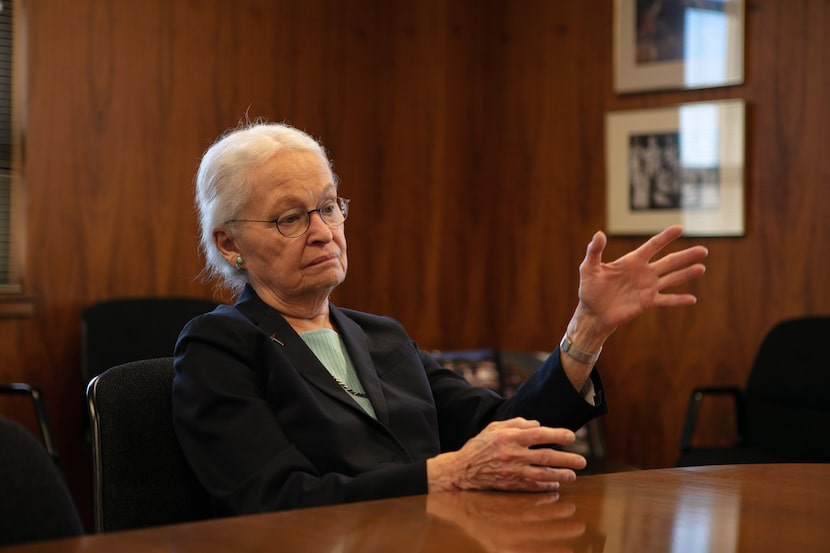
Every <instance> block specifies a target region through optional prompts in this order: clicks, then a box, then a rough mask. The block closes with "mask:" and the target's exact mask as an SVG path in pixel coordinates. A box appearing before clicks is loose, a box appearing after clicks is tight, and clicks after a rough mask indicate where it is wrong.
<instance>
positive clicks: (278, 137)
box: [196, 121, 332, 294]
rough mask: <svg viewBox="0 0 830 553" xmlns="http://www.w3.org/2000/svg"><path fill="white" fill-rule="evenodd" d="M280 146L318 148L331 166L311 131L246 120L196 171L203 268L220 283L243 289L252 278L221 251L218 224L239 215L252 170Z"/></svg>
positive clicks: (218, 143)
mask: <svg viewBox="0 0 830 553" xmlns="http://www.w3.org/2000/svg"><path fill="white" fill-rule="evenodd" d="M281 150H305V151H311V152H314V153H317V154H319V155H320V157H321V158H322V159H324V160H325V161H326V163H327V164H328V167H329V169H331V168H332V165H331V160H329V158H328V155H327V154H326V151H325V149H324V148H323V146H322V145H321V144H320V143H319V142H318V141H317V140H315V139H314V138H312V137H311V136H310V135H308V134H306V133H305V132H303V131H301V130H299V129H296V128H294V127H292V126H290V125H286V124H283V123H267V122H263V121H255V122H251V123H242V124H240V126H238V127H237V128H236V129H233V130H231V131H229V132H227V133H225V134H224V135H222V136H221V137H219V139H218V140H217V141H216V142H214V143H213V145H211V146H210V148H208V149H207V151H206V152H205V153H204V155H203V156H202V161H201V163H200V164H199V170H198V171H197V172H196V209H197V210H198V214H199V225H200V232H201V250H202V252H203V254H204V256H205V267H204V269H203V270H202V274H203V276H204V277H205V278H207V279H213V278H218V279H219V281H220V285H222V286H224V287H226V288H228V289H229V290H231V292H232V293H234V294H238V293H239V292H241V291H242V288H243V287H244V286H245V284H246V283H247V282H248V279H247V272H246V271H240V270H238V269H236V268H235V267H234V266H233V265H231V264H229V263H228V261H227V260H226V259H225V258H224V257H223V256H222V252H220V251H219V248H218V247H217V246H216V242H215V241H214V238H213V230H214V229H215V228H216V227H221V226H223V225H224V224H225V222H226V221H229V220H231V219H234V218H236V216H237V215H238V213H239V210H240V209H241V208H242V207H243V206H244V205H245V204H246V202H247V200H248V196H249V194H250V192H251V181H250V179H251V176H252V171H254V170H256V168H257V167H259V166H260V164H262V163H264V162H266V161H268V160H269V159H271V158H272V157H273V156H274V154H275V153H277V152H278V151H281Z"/></svg>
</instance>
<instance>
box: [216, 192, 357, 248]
mask: <svg viewBox="0 0 830 553" xmlns="http://www.w3.org/2000/svg"><path fill="white" fill-rule="evenodd" d="M334 201H335V204H336V205H337V206H338V207H339V208H340V213H342V214H343V219H341V220H340V221H339V222H337V223H336V224H331V223H329V222H328V221H326V220H325V218H323V212H322V211H321V210H322V209H323V208H324V207H326V206H325V204H323V205H322V206H320V207H318V208H316V209H309V210H307V211H306V210H304V209H299V211H298V212H297V213H298V214H299V213H301V212H303V213H305V215H306V218H305V228H303V230H302V231H301V232H299V233H297V234H291V235H289V234H285V232H283V230H282V229H281V228H280V224H279V223H280V219H281V218H283V217H284V216H285V213H288V212H290V211H293V209H289V210H286V211H285V212H284V213H283V214H281V215H280V216H279V217H277V218H276V219H228V220H227V221H225V222H224V223H223V224H225V225H230V224H232V223H270V224H272V225H274V228H276V229H277V232H279V233H280V234H282V235H283V236H285V237H286V238H297V237H298V236H302V235H303V234H305V233H306V232H308V227H310V226H311V214H312V213H314V212H317V215H318V216H319V217H320V220H321V221H323V223H324V224H325V225H326V226H328V227H331V228H337V227H339V226H340V225H342V224H343V223H345V222H346V218H347V217H348V216H349V202H351V200H350V199H349V198H341V197H340V196H338V197H336V198H335V199H334Z"/></svg>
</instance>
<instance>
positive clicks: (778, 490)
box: [2, 464, 830, 553]
mask: <svg viewBox="0 0 830 553" xmlns="http://www.w3.org/2000/svg"><path fill="white" fill-rule="evenodd" d="M24 551H26V552H41V553H47V552H56V553H57V552H61V553H67V552H94V553H98V552H101V553H104V552H106V553H111V552H117V553H131V552H137V551H142V552H144V551H151V552H154V551H158V552H162V551H164V552H167V551H170V552H176V553H189V552H193V553H196V552H198V553H213V552H220V551H221V552H231V553H247V552H251V553H258V552H266V551H267V552H276V551H292V552H295V551H296V552H302V553H352V552H378V553H379V552H394V553H397V552H415V551H418V552H436V551H440V552H451V553H465V552H490V551H494V552H495V551H498V552H507V551H516V552H523V553H531V552H537V551H545V552H553V551H577V552H579V551H584V552H599V551H603V552H606V553H610V552H616V551H626V552H628V551H636V552H649V551H659V552H661V553H663V552H680V551H682V552H697V551H701V552H702V551H707V552H708V551H713V552H732V551H747V552H750V551H751V552H753V553H755V552H763V551H776V552H780V551H810V552H814V551H830V464H810V465H808V464H786V465H743V466H719V467H695V468H674V469H659V470H645V471H634V472H621V473H614V474H604V475H596V476H584V477H581V478H579V479H577V481H576V482H574V483H572V484H569V485H567V486H565V487H563V489H562V490H561V491H560V493H559V494H558V495H557V494H526V493H498V492H459V493H446V494H432V495H428V496H414V497H404V498H399V499H388V500H379V501H369V502H364V503H352V504H348V505H338V506H333V507H320V508H312V509H299V510H295V511H285V512H280V513H270V514H264V515H251V516H244V517H236V518H226V519H218V520H212V521H205V522H196V523H189V524H179V525H173V526H163V527H158V528H150V529H144V530H133V531H127V532H115V533H111V534H103V535H98V536H86V537H82V538H74V539H67V540H55V541H48V542H41V543H35V544H28V545H23V546H16V547H10V548H7V549H5V548H4V549H2V552H3V553H12V552H15V553H18V552H20V553H22V552H24Z"/></svg>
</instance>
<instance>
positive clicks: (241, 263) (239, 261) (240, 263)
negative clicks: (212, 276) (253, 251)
mask: <svg viewBox="0 0 830 553" xmlns="http://www.w3.org/2000/svg"><path fill="white" fill-rule="evenodd" d="M236 268H237V269H238V270H240V271H241V270H243V269H244V268H245V260H244V259H242V256H241V255H239V256H237V257H236Z"/></svg>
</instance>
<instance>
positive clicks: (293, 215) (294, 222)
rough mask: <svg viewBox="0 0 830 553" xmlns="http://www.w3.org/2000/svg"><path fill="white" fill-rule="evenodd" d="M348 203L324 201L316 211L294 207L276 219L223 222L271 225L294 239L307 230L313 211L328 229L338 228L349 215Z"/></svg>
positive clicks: (338, 199)
mask: <svg viewBox="0 0 830 553" xmlns="http://www.w3.org/2000/svg"><path fill="white" fill-rule="evenodd" d="M349 201H350V200H348V199H347V198H335V199H333V200H326V202H325V203H323V205H321V206H320V207H318V208H317V209H312V210H309V211H306V210H305V209H302V208H299V207H295V208H294V209H289V210H288V211H285V212H283V213H282V214H281V215H280V216H279V217H277V218H276V219H265V220H263V219H229V220H227V221H225V224H226V225H229V224H231V223H271V224H272V225H274V226H275V227H277V230H278V231H279V232H280V234H282V235H283V236H285V237H286V238H296V237H297V236H301V235H302V234H304V233H305V231H307V230H308V226H309V225H310V224H311V214H312V213H314V212H315V211H316V212H317V215H319V216H320V220H321V221H323V222H324V223H325V224H327V225H328V226H330V227H333V228H334V227H339V226H340V225H342V224H343V221H345V220H346V217H347V216H348V215H349Z"/></svg>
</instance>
